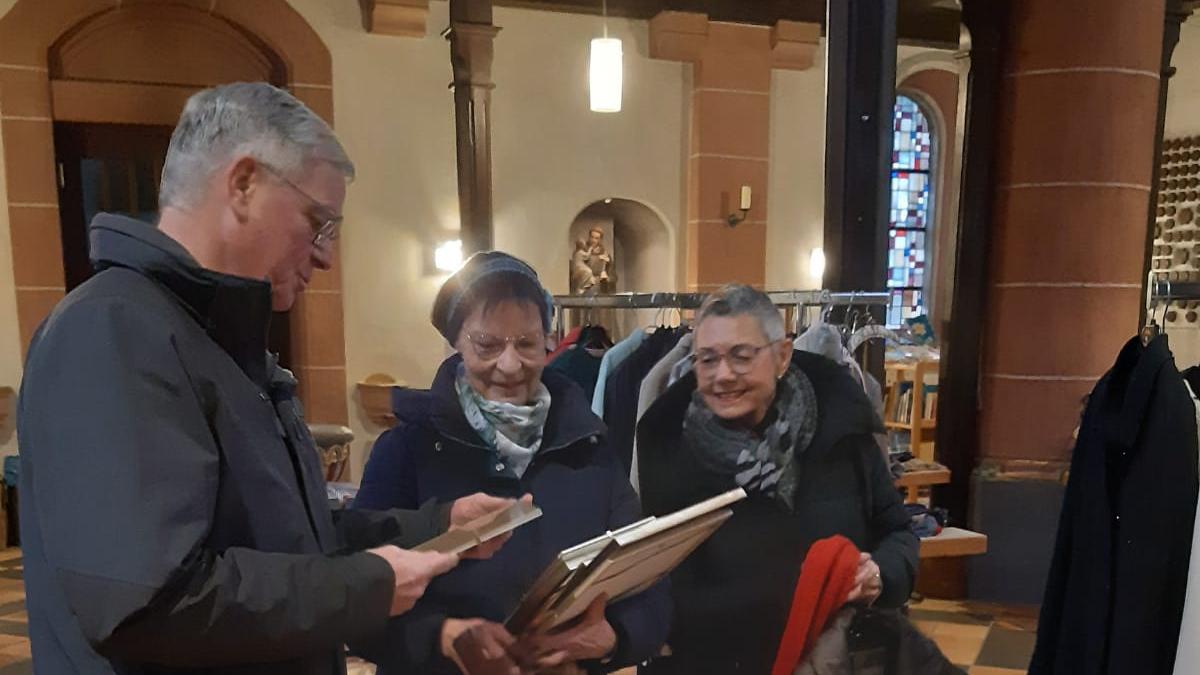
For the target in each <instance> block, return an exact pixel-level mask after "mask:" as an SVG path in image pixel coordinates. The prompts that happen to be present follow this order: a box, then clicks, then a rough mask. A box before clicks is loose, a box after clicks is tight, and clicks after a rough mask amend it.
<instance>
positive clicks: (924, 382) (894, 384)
mask: <svg viewBox="0 0 1200 675" xmlns="http://www.w3.org/2000/svg"><path fill="white" fill-rule="evenodd" d="M938 366H939V362H938V361H916V362H895V363H886V364H884V373H885V375H886V378H885V379H886V382H887V394H886V396H885V398H884V402H883V413H884V415H885V416H886V418H887V419H885V420H884V422H883V424H884V427H886V428H887V429H888V430H889V431H907V432H908V433H909V441H910V443H911V446H912V454H913V457H917V458H919V459H923V460H925V461H929V462H932V461H934V446H933V437H934V434H933V433H932V432H933V431H935V430H936V429H937V420H935V419H928V420H927V419H925V416H924V412H925V402H926V401H925V399H926V394H927V392H926V390H927V389H928V387H929V382H928V378H929V376H930V375H933V376H937V374H938ZM902 382H911V383H912V392H913V395H912V414H911V415H910V417H909V421H908V422H901V421H899V420H898V419H897V413H898V410H897V403H898V399H899V397H900V384H901V383H902Z"/></svg>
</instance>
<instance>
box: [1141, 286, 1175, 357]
mask: <svg viewBox="0 0 1200 675" xmlns="http://www.w3.org/2000/svg"><path fill="white" fill-rule="evenodd" d="M1166 284H1167V296H1166V298H1164V302H1163V321H1162V325H1161V326H1160V325H1159V324H1158V323H1156V322H1155V320H1154V312H1155V310H1156V309H1157V308H1156V306H1155V303H1154V287H1155V281H1154V272H1151V273H1150V275H1149V279H1148V281H1147V283H1146V320H1147V323H1146V325H1145V326H1143V327H1142V331H1141V338H1142V346H1143V347H1145V346H1147V345H1149V344H1150V343H1151V342H1153V341H1154V338H1156V337H1158V336H1159V334H1160V333H1166V328H1167V325H1166V324H1167V309H1168V308H1170V306H1171V280H1170V279H1167V280H1166Z"/></svg>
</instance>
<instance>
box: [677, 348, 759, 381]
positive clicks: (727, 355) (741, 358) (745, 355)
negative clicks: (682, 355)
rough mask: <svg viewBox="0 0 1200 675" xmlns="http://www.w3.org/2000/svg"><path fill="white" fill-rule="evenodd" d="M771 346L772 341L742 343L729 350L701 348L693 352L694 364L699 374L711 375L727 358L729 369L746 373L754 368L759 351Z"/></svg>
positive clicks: (738, 372) (739, 373)
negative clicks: (760, 343)
mask: <svg viewBox="0 0 1200 675" xmlns="http://www.w3.org/2000/svg"><path fill="white" fill-rule="evenodd" d="M770 346H771V343H767V344H765V345H748V344H740V345H734V346H732V347H730V348H729V351H727V352H719V351H717V350H715V349H701V350H700V351H698V352H696V353H694V354H692V356H691V358H692V365H693V366H695V368H696V374H697V375H711V374H713V373H715V372H717V366H719V365H720V364H721V361H722V360H725V361H728V362H729V369H730V370H732V371H733V372H734V373H735V374H737V375H745V374H746V373H749V372H750V371H751V370H754V360H755V359H757V358H758V355H759V353H760V352H761V351H762V350H764V349H766V348H768V347H770Z"/></svg>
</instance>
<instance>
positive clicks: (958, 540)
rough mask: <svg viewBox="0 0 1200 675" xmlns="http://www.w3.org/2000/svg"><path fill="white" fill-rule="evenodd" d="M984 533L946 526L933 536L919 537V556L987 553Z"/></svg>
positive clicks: (986, 539) (953, 556)
mask: <svg viewBox="0 0 1200 675" xmlns="http://www.w3.org/2000/svg"><path fill="white" fill-rule="evenodd" d="M987 546H988V538H987V535H986V534H982V533H980V532H972V531H971V530H964V529H962V528H961V527H946V528H943V529H942V531H941V532H940V533H938V534H937V535H936V536H933V537H923V538H922V539H921V558H923V559H924V558H955V557H960V556H968V555H983V554H984V553H987Z"/></svg>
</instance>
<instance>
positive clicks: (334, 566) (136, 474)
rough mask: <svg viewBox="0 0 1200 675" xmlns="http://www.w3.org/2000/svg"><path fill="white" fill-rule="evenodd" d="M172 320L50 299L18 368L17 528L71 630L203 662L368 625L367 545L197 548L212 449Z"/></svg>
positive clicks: (175, 662)
mask: <svg viewBox="0 0 1200 675" xmlns="http://www.w3.org/2000/svg"><path fill="white" fill-rule="evenodd" d="M172 320H177V319H175V318H174V317H171V316H156V315H154V314H153V312H152V311H151V310H147V309H145V308H143V307H135V306H133V304H132V303H130V302H128V301H125V300H121V299H116V298H97V299H92V300H88V301H86V302H85V303H82V304H76V305H73V306H64V307H63V308H60V309H59V310H58V311H56V313H55V315H54V316H52V317H51V319H49V320H48V322H47V324H46V325H45V326H44V327H43V328H42V330H41V332H40V333H39V337H38V341H37V344H36V345H35V347H34V348H33V350H32V352H31V354H30V357H29V360H28V363H27V364H26V370H25V381H24V385H23V390H22V397H21V413H20V419H21V422H22V424H21V428H20V434H21V439H22V452H23V453H25V455H26V457H25V462H26V463H25V466H26V467H27V468H28V470H29V473H30V475H29V476H27V477H26V483H25V485H26V486H27V487H28V488H29V490H30V491H31V492H32V494H30V495H29V496H28V497H26V495H22V498H23V499H32V500H33V502H34V508H33V509H31V510H32V512H33V513H32V514H31V515H32V518H30V519H28V520H27V521H26V525H27V526H29V527H32V528H34V529H35V530H36V532H34V533H31V534H30V535H29V536H31V537H36V538H37V539H38V540H40V543H41V544H42V549H43V553H44V562H45V564H46V566H47V569H46V570H45V571H44V573H45V574H48V575H50V576H51V578H53V579H54V581H55V582H56V586H57V588H58V590H59V591H60V592H61V593H62V597H63V600H64V601H65V603H66V605H67V607H68V608H69V609H70V611H71V612H72V613H73V614H74V617H75V619H76V620H77V621H78V624H79V626H80V628H81V629H82V632H83V634H84V636H85V638H86V639H87V640H88V641H89V642H90V643H91V644H92V646H93V647H94V648H95V649H97V651H99V652H100V653H102V654H105V655H107V656H110V657H113V658H120V659H123V660H126V661H130V662H147V663H156V664H161V665H165V666H178V667H212V666H221V665H228V664H237V663H247V662H266V661H275V660H282V659H290V658H296V657H298V656H303V655H307V654H312V653H319V652H322V651H327V650H332V649H333V648H335V647H336V646H337V645H340V644H342V643H343V642H345V641H346V640H347V639H349V638H351V637H352V636H354V635H357V634H363V633H368V632H371V631H374V630H378V629H379V628H380V627H382V626H383V625H384V623H385V621H386V619H387V615H388V605H389V604H390V598H391V586H392V582H393V578H392V573H391V569H390V568H389V567H388V565H387V564H386V563H385V562H384V561H382V560H381V559H379V558H377V557H376V556H372V555H369V554H359V555H354V556H345V557H327V556H322V555H287V554H277V553H266V552H261V551H255V550H249V549H240V548H229V549H226V550H224V551H214V550H210V549H209V548H207V547H206V544H205V542H206V539H207V537H208V535H209V533H210V531H211V530H212V528H213V527H214V517H213V514H214V512H215V510H216V506H217V504H216V501H217V493H218V483H219V481H220V473H221V471H222V470H223V467H222V458H221V450H220V448H219V446H218V443H217V441H216V439H215V438H214V436H213V434H212V432H211V430H210V427H209V425H208V413H209V412H212V411H210V410H208V408H207V407H206V406H207V404H206V403H205V402H204V400H203V399H202V397H201V396H200V395H198V393H197V389H196V387H197V385H196V383H194V382H192V380H191V377H190V376H189V373H188V372H187V371H186V370H185V369H184V367H183V363H182V361H181V359H180V357H179V353H178V351H177V349H178V346H177V344H176V341H175V337H174V335H173V334H171V332H170V330H169V329H168V328H167V326H169V325H170V322H171V321H172Z"/></svg>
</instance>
